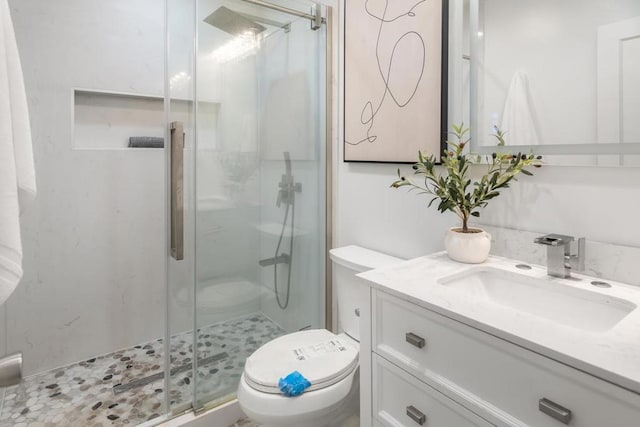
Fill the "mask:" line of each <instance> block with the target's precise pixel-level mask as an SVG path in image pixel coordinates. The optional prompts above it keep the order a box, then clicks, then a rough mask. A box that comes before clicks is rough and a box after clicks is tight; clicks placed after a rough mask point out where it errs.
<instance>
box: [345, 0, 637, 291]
mask: <svg viewBox="0 0 640 427" xmlns="http://www.w3.org/2000/svg"><path fill="white" fill-rule="evenodd" d="M340 5H341V6H343V5H344V3H343V2H341V3H340ZM340 10H341V12H342V11H343V10H344V9H343V8H342V7H341V9H340ZM341 16H342V13H341ZM342 19H343V17H341V22H342V26H341V27H340V28H341V29H344V26H343V22H344V21H343V20H342ZM343 36H344V31H340V40H341V44H340V46H341V54H342V52H343V50H342V49H343V46H344V44H343ZM337 71H338V72H339V73H340V74H339V75H340V82H342V81H343V80H342V64H340V65H338V66H337ZM338 89H339V92H340V98H339V105H340V106H341V105H342V102H343V99H344V98H343V87H342V86H341V85H340V86H339V87H338ZM450 101H455V100H450ZM340 108H341V107H340ZM336 118H337V119H338V120H339V129H338V140H339V141H340V143H338V144H336V147H335V149H336V152H335V153H334V161H335V162H336V165H335V167H334V171H335V172H334V173H335V178H336V179H335V183H334V185H335V195H334V204H335V229H334V232H335V235H334V247H338V246H342V245H348V244H357V245H362V246H365V247H368V248H371V249H376V250H379V251H382V252H386V253H389V254H391V255H395V256H399V257H404V258H412V257H417V256H421V255H425V254H428V253H431V252H434V251H438V250H442V249H443V244H442V238H443V235H444V232H445V230H446V229H447V227H450V226H453V225H455V224H457V221H458V220H457V217H455V215H453V214H451V213H447V214H440V213H438V212H437V211H436V210H435V209H434V208H433V207H431V208H427V206H426V205H427V202H428V198H426V197H424V196H416V195H415V194H411V193H409V194H407V192H406V191H403V190H394V189H392V188H389V185H390V184H391V182H393V180H394V179H395V177H396V175H395V171H396V168H397V166H400V167H401V169H403V170H404V171H410V168H409V166H408V165H384V164H382V165H378V164H354V163H344V162H343V160H342V159H343V147H342V143H341V141H342V129H343V126H342V118H343V116H342V112H341V111H340V113H338V114H337V117H336ZM638 209H640V168H603V167H598V168H594V167H551V166H549V167H543V168H541V169H537V170H535V176H534V177H522V178H520V179H519V181H518V182H517V183H515V184H514V185H513V186H512V188H510V189H508V190H506V191H504V192H503V194H502V195H501V196H500V197H499V198H498V199H495V200H493V201H492V202H491V205H490V206H489V207H488V209H486V210H485V211H484V212H483V213H482V216H481V218H480V222H481V223H483V224H487V225H490V226H493V227H501V228H508V229H514V230H524V231H530V232H535V233H536V234H538V233H539V234H544V233H548V232H555V233H565V234H570V235H574V236H585V237H586V238H587V240H588V241H589V242H590V243H589V245H588V247H589V248H590V250H591V251H592V253H593V254H598V255H597V257H594V256H592V257H589V258H588V259H591V260H592V261H591V262H592V263H593V264H588V265H587V268H588V269H590V271H591V272H592V273H593V274H597V275H599V274H601V275H602V276H603V277H607V276H608V275H609V274H612V275H615V277H614V278H617V279H619V280H623V279H624V280H626V281H628V282H630V283H636V284H637V283H638V279H637V277H640V266H639V265H638V263H637V262H634V259H635V258H630V256H631V257H633V255H629V254H634V253H635V251H636V249H635V248H638V247H640V227H637V225H636V223H637V212H638ZM499 235H500V236H505V237H498V236H499ZM499 235H498V234H497V233H496V236H495V237H496V240H497V239H502V238H504V239H516V237H514V235H513V234H508V235H505V234H503V233H500V234H499ZM530 236H531V235H530V234H527V233H522V234H521V235H518V237H517V239H521V242H522V243H520V244H518V245H517V246H518V247H520V248H523V250H522V251H520V250H517V251H513V250H512V249H509V250H506V249H503V248H510V247H511V246H509V245H511V243H510V242H507V241H504V242H497V241H496V242H495V243H494V244H495V245H496V246H495V248H496V249H495V250H494V252H496V251H498V252H499V253H498V254H499V255H505V254H506V255H509V254H510V253H516V254H518V256H522V257H523V258H529V259H530V262H536V260H538V261H537V262H540V261H539V257H538V258H535V256H529V255H528V254H527V250H526V249H524V248H527V247H528V245H529V243H528V242H529V240H530ZM596 242H598V243H596ZM600 243H606V244H602V245H601V244H600ZM513 244H514V245H515V244H516V243H513ZM530 245H531V246H532V247H533V246H534V244H533V243H532V242H531V243H530ZM626 247H630V249H629V250H627V248H626ZM532 250H536V249H532ZM503 251H504V252H503ZM525 260H527V259H525ZM588 262H589V261H588ZM634 278H636V279H634Z"/></svg>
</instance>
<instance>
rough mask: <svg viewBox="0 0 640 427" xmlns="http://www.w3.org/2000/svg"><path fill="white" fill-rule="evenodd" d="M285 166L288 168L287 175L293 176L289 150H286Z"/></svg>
mask: <svg viewBox="0 0 640 427" xmlns="http://www.w3.org/2000/svg"><path fill="white" fill-rule="evenodd" d="M283 154H284V166H285V168H286V171H287V172H286V173H287V176H291V156H290V155H289V152H288V151H285V152H284V153H283Z"/></svg>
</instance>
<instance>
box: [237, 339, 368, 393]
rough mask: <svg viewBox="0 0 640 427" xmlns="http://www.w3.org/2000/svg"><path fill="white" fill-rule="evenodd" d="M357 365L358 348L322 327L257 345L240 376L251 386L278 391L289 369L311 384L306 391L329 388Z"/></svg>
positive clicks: (268, 391)
mask: <svg viewBox="0 0 640 427" xmlns="http://www.w3.org/2000/svg"><path fill="white" fill-rule="evenodd" d="M357 366H358V349H357V348H356V347H355V346H354V345H353V344H351V343H350V342H348V341H347V340H345V339H344V338H341V337H338V336H337V335H335V334H333V333H331V332H329V331H327V330H326V329H312V330H308V331H301V332H295V333H292V334H288V335H284V336H282V337H279V338H276V339H275V340H273V341H270V342H268V343H267V344H265V345H263V346H262V347H260V348H259V349H258V350H256V351H255V352H254V353H253V354H252V355H251V356H249V358H248V359H247V360H246V363H245V366H244V377H245V381H246V382H247V384H249V385H250V386H251V387H252V388H254V389H255V390H258V391H262V392H264V393H280V388H279V387H278V381H279V380H280V378H283V377H285V376H287V375H289V374H290V373H291V372H293V371H298V372H300V373H301V374H302V375H303V376H304V377H305V378H307V379H308V380H309V382H310V383H311V387H309V388H308V389H307V390H306V391H313V390H319V389H322V388H325V387H329V386H331V385H333V384H335V383H337V382H339V381H341V380H343V379H344V378H346V377H347V376H349V374H351V373H352V372H353V371H354V369H356V367H357Z"/></svg>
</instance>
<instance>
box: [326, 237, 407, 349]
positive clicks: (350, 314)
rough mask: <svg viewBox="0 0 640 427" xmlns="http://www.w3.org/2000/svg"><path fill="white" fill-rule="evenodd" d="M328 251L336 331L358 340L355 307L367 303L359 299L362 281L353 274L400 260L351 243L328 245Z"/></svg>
mask: <svg viewBox="0 0 640 427" xmlns="http://www.w3.org/2000/svg"><path fill="white" fill-rule="evenodd" d="M329 255H330V257H331V261H332V262H333V288H334V289H335V291H336V295H337V298H338V331H339V332H345V333H347V334H348V335H349V336H350V337H351V338H353V339H355V340H357V341H360V318H359V309H360V307H362V305H363V304H367V301H363V300H362V296H363V295H365V294H364V292H363V288H364V287H366V284H365V283H364V281H363V280H362V279H360V278H359V277H356V274H358V273H362V272H363V271H367V270H373V269H375V268H381V267H386V266H389V265H394V264H398V263H400V262H402V261H404V260H402V259H400V258H396V257H392V256H389V255H385V254H383V253H380V252H376V251H372V250H370V249H365V248H361V247H359V246H355V245H351V246H344V247H342V248H336V249H331V250H330V251H329Z"/></svg>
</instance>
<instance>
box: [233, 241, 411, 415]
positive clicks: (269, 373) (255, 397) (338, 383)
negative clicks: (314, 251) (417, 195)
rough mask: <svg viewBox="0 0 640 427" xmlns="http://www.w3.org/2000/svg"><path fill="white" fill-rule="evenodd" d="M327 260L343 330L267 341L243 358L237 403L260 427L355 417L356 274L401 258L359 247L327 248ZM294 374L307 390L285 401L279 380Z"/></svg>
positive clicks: (358, 285) (359, 290)
mask: <svg viewBox="0 0 640 427" xmlns="http://www.w3.org/2000/svg"><path fill="white" fill-rule="evenodd" d="M330 256H331V260H332V262H333V279H334V280H333V284H334V289H336V291H337V299H338V330H340V331H342V332H341V333H340V334H337V335H336V334H334V333H332V332H330V331H328V330H326V329H313V330H306V331H299V332H294V333H291V334H287V335H284V336H281V337H279V338H276V339H274V340H273V341H270V342H268V343H267V344H265V345H263V346H262V347H260V348H259V349H258V350H256V351H255V352H254V353H253V354H252V355H251V356H249V357H248V358H247V360H246V363H245V367H244V372H243V374H242V377H241V378H240V384H239V386H238V403H239V404H240V408H241V409H242V410H243V411H244V413H245V414H246V415H247V416H248V417H249V418H250V419H252V420H253V421H255V422H257V423H258V424H260V425H261V426H264V427H284V426H298V427H299V426H304V427H325V426H343V425H345V426H346V425H349V426H351V425H352V424H351V423H350V421H347V420H348V419H349V417H352V419H353V416H354V415H355V414H357V413H358V405H359V378H358V371H359V370H358V367H359V361H358V354H359V347H360V344H359V341H360V319H359V314H360V311H359V308H360V307H361V305H362V304H363V303H366V302H363V301H361V299H362V296H363V295H364V293H363V292H362V290H363V288H362V287H363V286H364V284H363V283H362V282H361V280H360V279H359V278H357V277H356V276H355V275H356V274H358V273H361V272H363V271H367V270H371V269H374V268H380V267H385V266H389V265H393V264H397V263H399V262H402V260H401V259H399V258H394V257H392V256H389V255H385V254H381V253H379V252H375V251H372V250H369V249H364V248H361V247H358V246H345V247H342V248H337V249H332V250H331V251H330ZM293 371H299V372H300V373H302V374H303V375H304V376H305V378H307V379H308V380H309V381H310V382H311V386H310V387H309V388H307V389H306V390H305V392H304V393H303V394H301V395H299V396H296V397H286V396H284V395H283V394H282V393H281V392H280V389H279V387H278V381H279V379H280V378H282V377H284V376H286V375H288V374H289V373H291V372H293ZM354 425H358V424H357V423H356V424H354Z"/></svg>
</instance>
